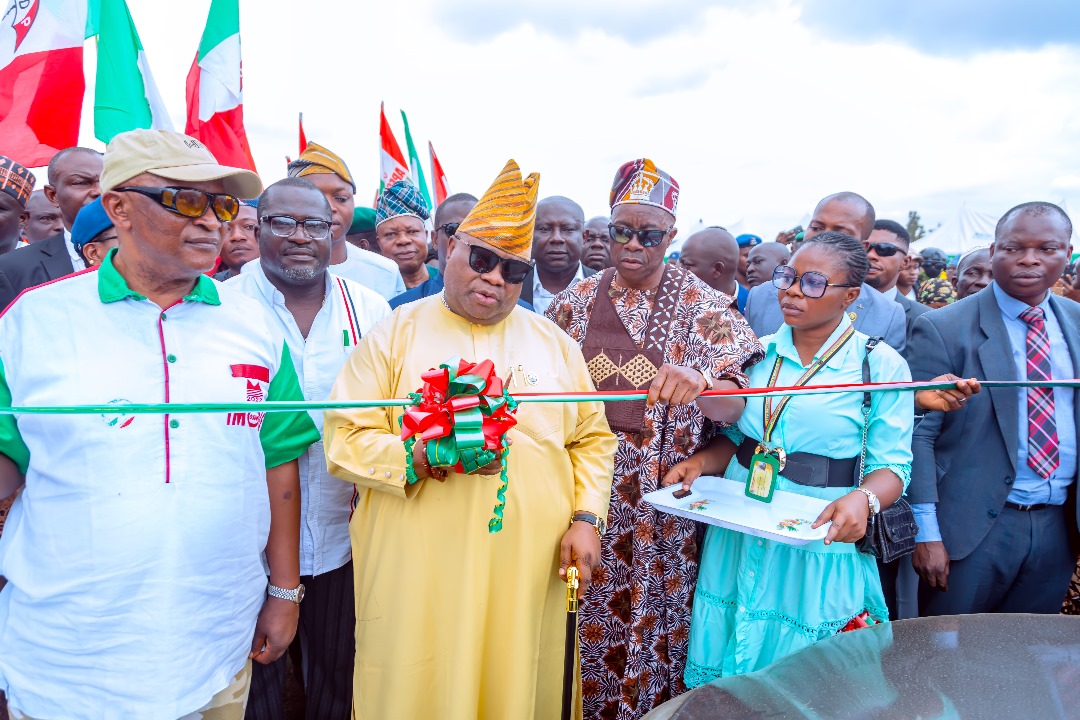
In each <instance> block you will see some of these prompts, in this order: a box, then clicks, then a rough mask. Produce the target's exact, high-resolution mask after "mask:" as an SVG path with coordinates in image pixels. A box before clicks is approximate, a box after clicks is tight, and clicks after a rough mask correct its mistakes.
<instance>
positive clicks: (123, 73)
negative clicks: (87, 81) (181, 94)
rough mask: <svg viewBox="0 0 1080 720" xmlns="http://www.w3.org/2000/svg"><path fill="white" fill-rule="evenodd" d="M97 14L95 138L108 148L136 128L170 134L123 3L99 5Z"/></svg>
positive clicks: (104, 0) (110, 0) (103, 0)
mask: <svg viewBox="0 0 1080 720" xmlns="http://www.w3.org/2000/svg"><path fill="white" fill-rule="evenodd" d="M97 13H98V14H97V18H96V22H97V82H96V83H95V87H94V136H95V137H96V138H97V139H98V140H100V141H101V142H103V143H108V142H109V141H110V140H112V139H113V136H114V135H117V134H118V133H122V132H126V131H128V130H134V129H136V128H150V129H162V130H172V129H173V125H172V120H170V119H169V114H168V112H166V110H165V103H164V102H162V100H161V94H160V93H159V92H158V89H157V85H156V84H155V83H154V76H153V75H152V74H151V73H150V63H149V62H148V61H147V59H146V51H145V50H144V49H143V46H142V41H141V40H139V33H138V31H136V30H135V23H134V21H133V20H132V19H131V12H130V11H129V10H128V6H127V2H125V0H100V5H98V10H97Z"/></svg>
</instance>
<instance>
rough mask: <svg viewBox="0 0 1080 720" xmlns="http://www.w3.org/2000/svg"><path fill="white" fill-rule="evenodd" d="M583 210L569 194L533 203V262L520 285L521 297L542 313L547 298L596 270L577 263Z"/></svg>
mask: <svg viewBox="0 0 1080 720" xmlns="http://www.w3.org/2000/svg"><path fill="white" fill-rule="evenodd" d="M584 243H585V212H584V211H583V210H582V209H581V206H580V205H578V204H577V203H576V202H574V201H573V200H571V199H570V198H565V197H558V196H556V197H549V198H544V199H543V200H541V201H540V202H538V203H537V204H536V228H535V229H534V230H533V244H532V258H533V262H535V263H536V265H535V266H534V267H533V271H532V273H531V274H530V275H529V277H527V278H525V282H524V283H522V285H521V299H522V300H524V301H525V302H527V303H530V304H531V305H532V306H533V307H534V308H535V309H536V312H538V313H541V314H543V312H544V311H545V310H547V307H548V305H550V304H551V300H552V299H553V298H554V297H555V296H556V295H558V294H559V293H561V292H562V291H563V290H565V289H566V288H568V287H570V286H571V285H573V284H574V283H576V282H577V281H578V280H581V279H582V278H587V277H589V276H590V275H595V274H596V271H595V270H593V269H592V268H590V267H586V266H585V265H583V264H582V263H581V252H582V248H583V245H584Z"/></svg>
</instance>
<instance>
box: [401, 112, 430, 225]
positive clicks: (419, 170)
mask: <svg viewBox="0 0 1080 720" xmlns="http://www.w3.org/2000/svg"><path fill="white" fill-rule="evenodd" d="M401 121H402V122H403V123H405V147H407V148H408V149H409V179H410V180H412V184H413V185H415V186H416V187H417V188H419V189H420V194H421V195H423V196H424V202H426V203H427V206H428V207H429V208H431V193H429V192H428V188H427V181H426V180H425V179H424V166H423V165H422V164H421V163H420V156H419V155H417V154H416V146H415V145H413V141H412V133H410V132H409V118H407V117H405V111H404V110H402V111H401ZM432 209H434V208H432Z"/></svg>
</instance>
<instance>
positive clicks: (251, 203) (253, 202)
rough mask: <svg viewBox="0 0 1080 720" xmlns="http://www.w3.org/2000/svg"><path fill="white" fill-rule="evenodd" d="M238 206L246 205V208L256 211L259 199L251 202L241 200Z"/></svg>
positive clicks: (253, 199)
mask: <svg viewBox="0 0 1080 720" xmlns="http://www.w3.org/2000/svg"><path fill="white" fill-rule="evenodd" d="M240 204H241V205H247V206H248V207H252V208H255V209H258V207H259V198H252V199H251V200H241V201H240Z"/></svg>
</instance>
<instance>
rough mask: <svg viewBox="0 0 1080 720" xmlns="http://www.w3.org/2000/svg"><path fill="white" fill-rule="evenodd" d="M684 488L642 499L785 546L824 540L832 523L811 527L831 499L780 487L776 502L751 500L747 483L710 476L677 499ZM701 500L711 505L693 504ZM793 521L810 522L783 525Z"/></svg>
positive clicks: (671, 489) (664, 509)
mask: <svg viewBox="0 0 1080 720" xmlns="http://www.w3.org/2000/svg"><path fill="white" fill-rule="evenodd" d="M681 487H682V486H681V485H672V486H670V487H666V488H664V489H663V490H657V491H656V492H651V493H646V494H645V495H644V497H643V498H642V499H643V500H644V501H645V502H647V503H651V504H652V505H653V506H655V507H656V509H658V510H660V511H661V512H666V513H670V514H672V515H678V516H679V517H684V518H689V519H691V520H697V521H699V522H704V523H708V524H709V525H719V526H720V527H724V528H727V529H728V530H734V531H735V532H741V533H746V534H747V535H754V536H756V537H760V538H766V539H768V540H775V541H776V542H780V543H784V544H785V545H806V544H807V543H811V542H814V541H815V540H823V539H824V538H825V535H827V534H828V532H829V526H830V525H831V523H825V524H824V525H822V526H821V527H819V528H817V529H816V530H814V529H811V527H810V525H811V524H812V523H813V522H814V520H816V519H817V517H818V515H820V514H821V511H822V510H824V509H825V506H826V505H828V504H829V501H828V500H821V499H818V498H813V497H807V496H805V495H798V494H796V493H791V492H785V491H783V490H777V491H776V492H774V493H773V497H772V502H770V503H763V502H761V501H759V500H751V499H750V498H748V497H746V495H744V494H743V488H744V487H745V483H742V482H736V481H734V480H728V479H727V478H723V477H715V476H708V475H706V476H702V477H699V478H698V479H697V480H695V481H694V486H693V488H692V491H691V493H690V494H689V495H687V496H686V497H684V498H681V499H679V498H675V497H674V496H673V495H672V493H674V492H676V491H677V490H680V489H681ZM701 501H706V502H707V504H706V505H705V506H704V507H700V506H699V507H697V508H694V507H691V505H692V504H694V503H698V502H701ZM790 520H805V521H806V522H805V523H801V524H797V525H796V526H795V527H793V528H792V529H791V530H787V529H783V528H781V527H780V523H781V522H782V521H790Z"/></svg>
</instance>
